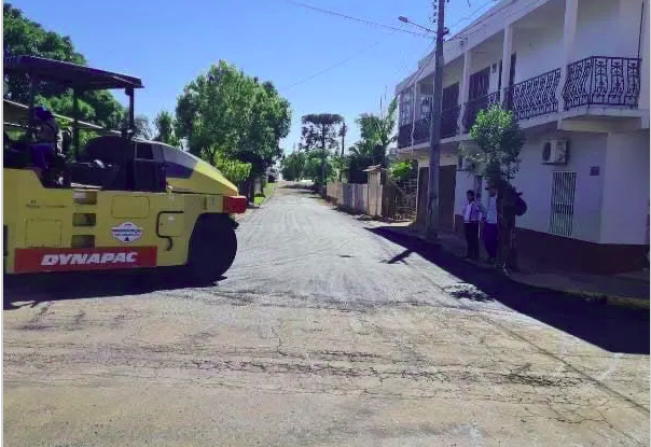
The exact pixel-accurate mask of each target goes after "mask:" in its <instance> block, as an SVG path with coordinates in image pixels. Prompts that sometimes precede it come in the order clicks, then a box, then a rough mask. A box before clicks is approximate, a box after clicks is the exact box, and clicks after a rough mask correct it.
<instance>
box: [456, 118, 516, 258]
mask: <svg viewBox="0 0 651 447" xmlns="http://www.w3.org/2000/svg"><path fill="white" fill-rule="evenodd" d="M470 136H471V137H472V139H473V140H474V141H475V142H476V143H477V146H478V147H479V150H477V151H472V150H467V149H466V150H463V151H462V155H463V156H464V157H466V158H468V159H469V160H471V161H472V162H474V163H475V166H478V169H479V172H478V173H480V174H481V175H482V176H484V178H486V181H487V183H488V185H489V186H490V187H493V188H495V189H496V191H497V214H498V223H499V226H500V229H499V232H498V235H499V236H498V254H497V258H498V259H497V262H498V265H499V266H501V267H502V268H504V269H516V268H517V253H516V250H515V246H514V242H513V241H514V238H513V232H514V230H515V219H516V212H517V210H518V208H519V205H521V204H524V202H523V201H522V199H521V198H520V195H521V194H522V193H518V192H517V191H516V190H515V188H514V187H513V185H511V180H513V178H514V177H515V175H516V173H517V172H518V169H519V164H520V151H521V150H522V146H523V145H524V141H525V139H524V133H523V132H522V130H521V129H520V127H519V125H518V123H517V121H516V120H515V119H514V117H513V114H512V113H511V112H510V111H507V110H503V109H501V108H500V107H499V106H493V107H491V108H490V109H489V110H486V111H481V112H480V113H479V115H478V116H477V120H476V122H475V125H474V126H473V127H472V129H470Z"/></svg>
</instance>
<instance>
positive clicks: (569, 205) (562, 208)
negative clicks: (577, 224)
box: [549, 171, 576, 237]
mask: <svg viewBox="0 0 651 447" xmlns="http://www.w3.org/2000/svg"><path fill="white" fill-rule="evenodd" d="M575 194H576V172H568V171H560V172H554V180H553V183H552V203H551V214H550V217H549V232H550V233H551V234H555V235H557V236H564V237H570V236H572V224H573V221H574V197H575Z"/></svg>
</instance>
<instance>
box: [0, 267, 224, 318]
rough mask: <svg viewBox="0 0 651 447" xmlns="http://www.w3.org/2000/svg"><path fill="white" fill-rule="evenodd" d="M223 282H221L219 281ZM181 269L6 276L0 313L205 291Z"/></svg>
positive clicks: (205, 285) (210, 284)
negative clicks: (91, 300) (52, 303)
mask: <svg viewBox="0 0 651 447" xmlns="http://www.w3.org/2000/svg"><path fill="white" fill-rule="evenodd" d="M223 279H225V277H223V278H221V279H220V280H219V281H221V280H223ZM214 284H215V282H213V283H208V284H206V283H198V282H197V281H195V280H193V279H191V278H190V277H188V275H186V274H185V273H184V272H183V271H182V270H181V269H180V268H175V267H165V268H159V269H156V270H155V271H133V270H132V271H127V270H124V271H111V272H75V273H53V274H30V275H18V276H6V277H5V280H4V290H3V298H4V299H3V309H4V310H15V309H20V308H22V307H26V306H27V307H35V306H37V305H38V304H39V303H42V302H45V301H60V300H75V299H84V298H103V297H117V296H126V295H142V294H146V293H151V292H157V291H163V290H176V289H183V288H187V287H207V286H212V285H214Z"/></svg>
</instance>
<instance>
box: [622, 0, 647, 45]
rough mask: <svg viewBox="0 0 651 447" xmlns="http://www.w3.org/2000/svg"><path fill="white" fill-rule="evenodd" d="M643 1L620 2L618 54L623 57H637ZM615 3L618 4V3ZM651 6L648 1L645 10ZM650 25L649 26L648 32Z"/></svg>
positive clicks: (626, 0) (628, 0) (625, 0)
mask: <svg viewBox="0 0 651 447" xmlns="http://www.w3.org/2000/svg"><path fill="white" fill-rule="evenodd" d="M642 2H643V0H619V12H618V14H619V24H618V27H619V31H618V32H617V38H618V39H617V44H618V47H617V53H616V54H615V55H617V56H621V57H637V49H638V43H639V41H640V20H641V16H642ZM613 3H617V2H616V1H615V2H613ZM648 6H649V2H648V1H646V5H645V8H647V7H648ZM648 27H649V25H648V24H647V31H648Z"/></svg>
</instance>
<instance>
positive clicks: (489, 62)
mask: <svg viewBox="0 0 651 447" xmlns="http://www.w3.org/2000/svg"><path fill="white" fill-rule="evenodd" d="M500 59H502V39H501V38H500V39H499V40H498V39H491V40H490V41H488V42H486V43H484V44H482V45H480V46H478V47H477V48H475V49H473V50H472V57H471V59H470V67H471V69H470V74H471V75H472V74H475V73H477V72H478V71H481V70H483V69H484V68H486V67H490V78H489V87H488V93H493V92H496V91H497V86H498V82H499V76H500V70H499V64H500ZM493 65H496V67H495V70H493ZM459 79H461V75H459Z"/></svg>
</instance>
